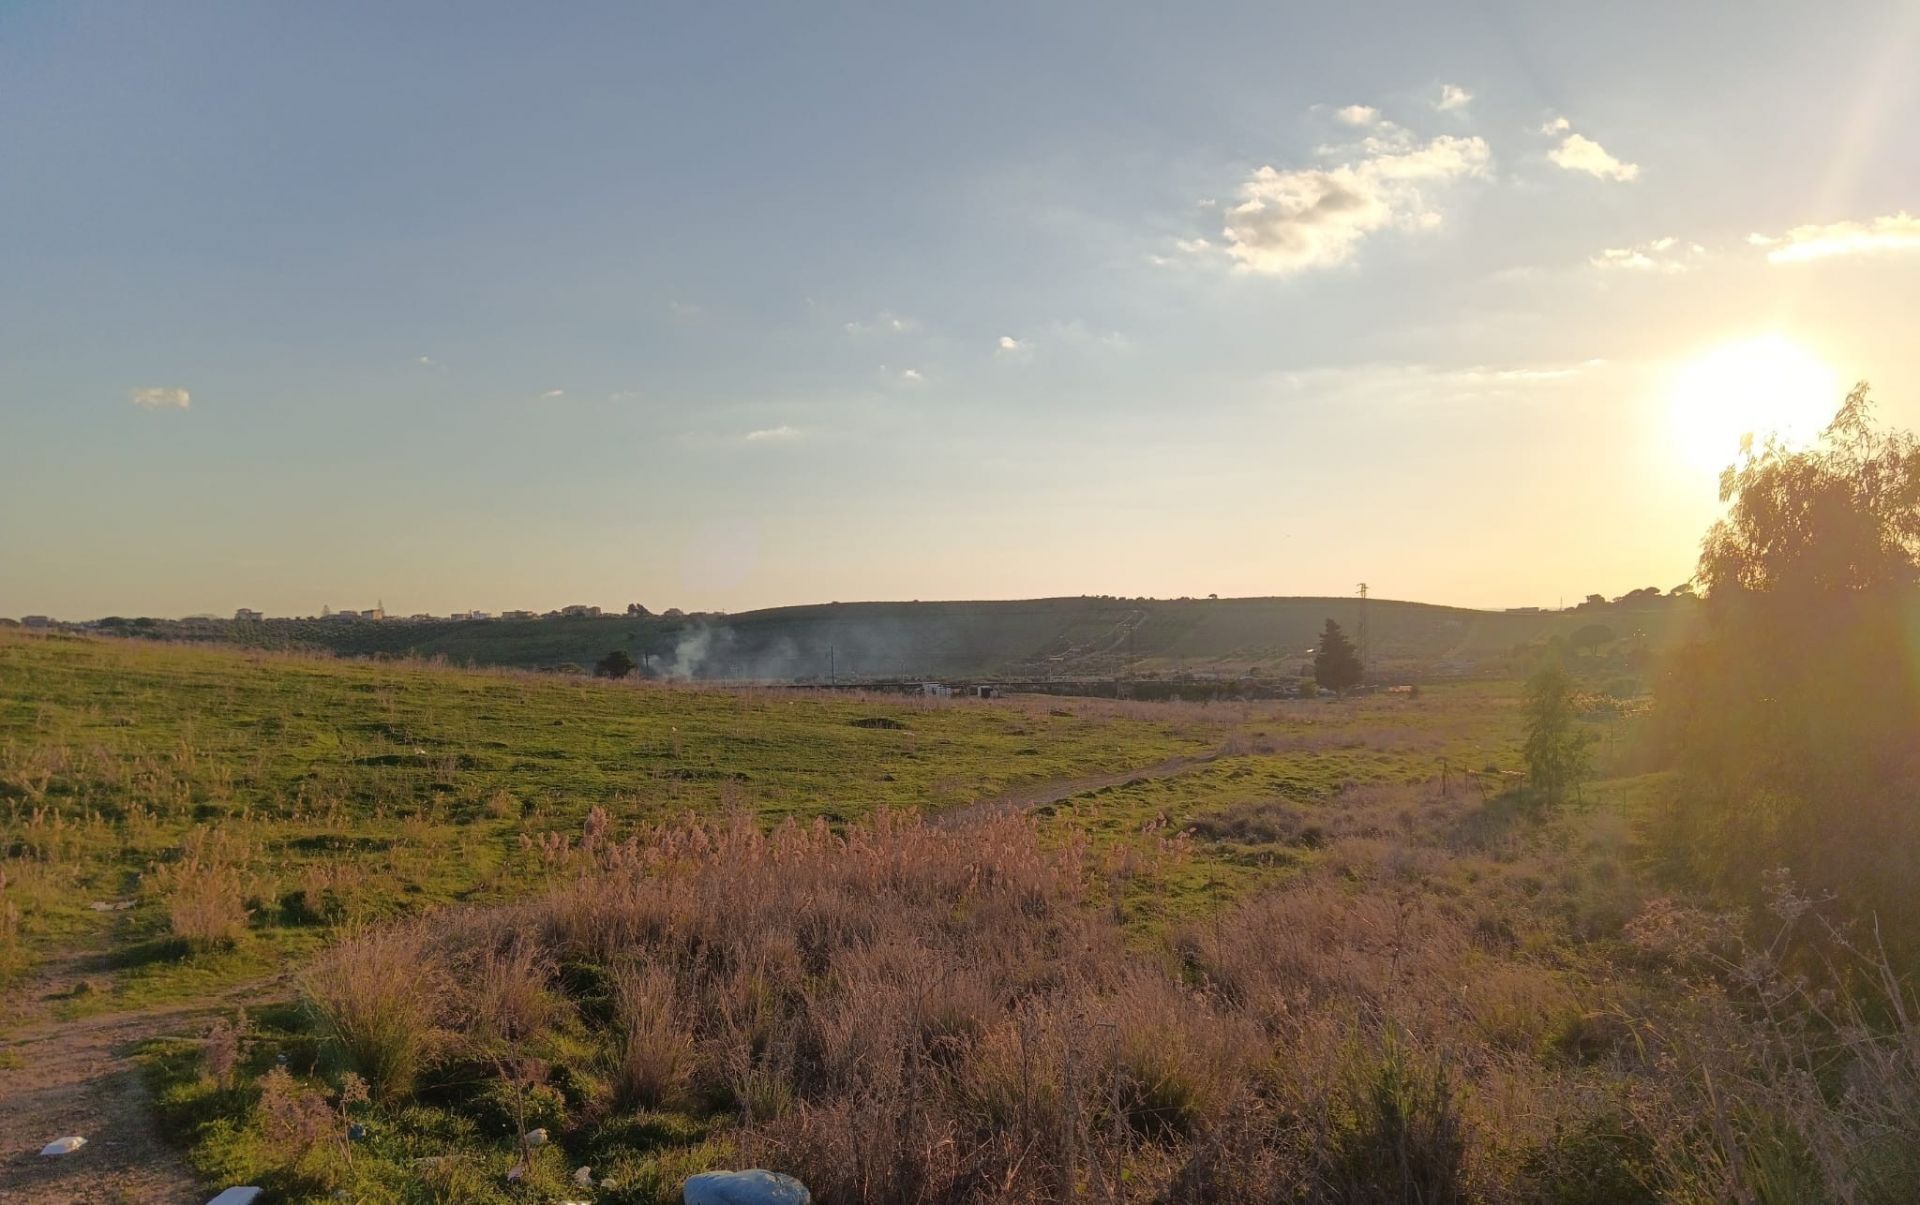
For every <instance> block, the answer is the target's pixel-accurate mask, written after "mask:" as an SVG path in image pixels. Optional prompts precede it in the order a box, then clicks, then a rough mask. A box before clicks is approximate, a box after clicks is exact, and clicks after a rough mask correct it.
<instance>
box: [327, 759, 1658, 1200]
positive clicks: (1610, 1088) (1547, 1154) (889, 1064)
mask: <svg viewBox="0 0 1920 1205" xmlns="http://www.w3.org/2000/svg"><path fill="white" fill-rule="evenodd" d="M1424 791H1425V789H1424V788H1409V789H1407V790H1405V791H1400V792H1384V791H1382V792H1375V793H1373V794H1372V795H1367V796H1363V797H1361V798H1360V799H1359V800H1358V802H1357V803H1356V807H1355V809H1354V810H1355V813H1356V815H1357V817H1358V818H1357V819H1355V820H1353V821H1351V823H1352V824H1353V825H1355V826H1357V827H1359V828H1362V829H1365V830H1367V831H1371V832H1380V831H1382V830H1383V829H1385V828H1387V827H1389V826H1390V825H1391V824H1393V823H1395V822H1394V821H1392V820H1391V819H1390V818H1391V817H1395V816H1400V815H1402V814H1403V813H1408V812H1411V813H1412V814H1414V815H1416V816H1418V815H1421V814H1423V813H1422V811H1421V809H1422V807H1423V806H1424V805H1425V802H1426V801H1427V796H1426V794H1425V793H1424ZM1456 806H1467V805H1464V804H1461V805H1456ZM1369 817H1371V818H1370V819H1369ZM1438 819H1439V818H1436V824H1437V827H1429V828H1423V829H1420V830H1419V831H1420V833H1421V834H1422V835H1421V836H1419V837H1418V839H1411V840H1409V839H1405V838H1402V839H1401V840H1400V841H1398V842H1397V843H1396V842H1394V841H1389V840H1387V839H1386V838H1383V837H1378V836H1376V837H1359V836H1355V837H1350V838H1347V839H1345V840H1343V841H1342V842H1341V843H1340V844H1339V845H1337V846H1336V847H1335V848H1334V849H1332V850H1329V851H1327V852H1329V853H1332V852H1335V850H1343V851H1344V853H1345V854H1346V855H1348V856H1347V857H1345V858H1344V859H1330V860H1329V865H1328V867H1327V868H1326V869H1324V870H1323V871H1320V872H1316V873H1311V874H1307V875H1304V876H1303V877H1302V878H1301V879H1300V880H1299V881H1298V882H1297V883H1295V884H1293V885H1291V886H1289V887H1286V888H1284V889H1279V890H1274V891H1270V892H1268V893H1266V894H1264V895H1262V896H1260V897H1257V898H1255V899H1254V900H1252V901H1250V902H1248V903H1247V904H1245V905H1242V906H1240V907H1238V908H1235V909H1232V910H1230V911H1228V912H1225V913H1223V914H1221V915H1219V916H1218V917H1217V918H1216V919H1215V920H1213V921H1212V922H1210V923H1206V924H1200V925H1195V926H1192V927H1189V928H1188V929H1186V930H1185V931H1183V932H1181V933H1180V934H1178V935H1177V936H1176V937H1175V938H1174V939H1173V940H1172V941H1171V942H1169V943H1168V944H1167V945H1165V946H1145V947H1143V946H1142V945H1141V944H1140V943H1139V942H1138V941H1136V940H1134V939H1132V938H1130V937H1129V935H1128V933H1127V932H1126V931H1125V930H1124V929H1123V928H1122V927H1121V925H1120V924H1119V923H1118V922H1117V921H1115V920H1114V919H1113V918H1112V917H1111V915H1110V914H1109V913H1108V912H1106V911H1104V910H1102V909H1100V908H1097V907H1095V906H1093V904H1092V902H1091V901H1089V899H1088V898H1087V895H1086V888H1087V884H1088V883H1089V882H1093V881H1097V880H1098V875H1097V869H1096V865H1095V859H1093V858H1091V857H1090V855H1089V854H1088V853H1087V851H1086V850H1085V849H1083V848H1081V847H1079V846H1076V845H1072V844H1069V845H1067V846H1065V847H1060V846H1053V847H1049V846H1048V845H1047V844H1046V843H1045V842H1043V841H1042V840H1041V838H1040V835H1039V834H1038V833H1037V832H1036V830H1035V829H1034V828H1033V827H1032V826H1031V825H1030V824H1029V823H1028V822H1026V821H1024V820H1020V819H1012V818H1005V817H1001V818H997V819H992V820H988V821H985V822H982V823H980V824H977V825H973V826H964V827H958V828H948V827H939V828H936V827H933V826H930V825H927V824H923V823H921V822H920V821H918V820H917V819H915V818H912V817H903V816H899V815H887V814H883V815H881V816H879V817H877V818H876V820H875V821H874V823H873V824H872V825H870V826H859V825H855V826H849V827H847V828H845V829H843V830H840V831H834V830H831V829H829V828H828V827H827V826H826V825H824V824H815V825H812V826H800V825H796V824H791V823H790V824H787V825H785V826H782V827H781V828H779V829H777V830H775V831H773V832H771V833H769V832H766V831H764V830H762V829H761V828H759V827H758V826H756V825H755V824H753V823H752V822H750V821H749V820H747V819H745V818H744V817H742V818H739V819H735V820H731V821H721V822H709V821H701V820H697V819H688V820H686V821H684V822H681V823H676V824H667V825H657V826H646V827H642V828H638V829H635V830H632V831H630V832H627V833H625V834H620V833H617V832H616V831H614V826H613V825H611V824H610V823H609V822H608V821H607V820H606V819H605V817H604V816H598V817H590V818H589V822H588V824H587V825H586V827H585V828H584V829H583V831H582V832H581V833H579V834H577V835H573V836H552V837H547V838H542V839H540V840H538V841H535V842H533V844H535V845H538V846H540V847H541V848H543V849H545V850H547V851H548V852H549V857H550V862H551V865H552V866H553V868H554V871H555V873H556V874H558V875H559V876H560V881H559V882H558V883H557V885H556V886H555V888H554V889H553V890H552V891H551V892H550V894H548V895H547V896H546V897H544V898H542V899H540V900H538V901H535V902H532V903H528V904H523V905H517V906H512V907H505V908H499V909H495V910H491V911H486V912H467V913H455V914H450V915H448V916H446V917H444V918H442V919H440V920H438V921H436V922H432V923H431V924H429V925H426V926H410V927H403V928H400V929H396V930H392V931H386V932H379V933H362V934H360V935H358V936H356V937H353V938H350V939H348V940H347V941H346V942H345V943H343V944H342V945H341V946H340V947H339V948H338V949H337V950H336V951H335V952H334V953H333V954H332V955H331V956H330V957H329V959H328V960H327V961H326V962H325V963H323V965H322V967H320V968H316V972H315V974H314V975H311V976H309V977H308V980H307V982H308V985H309V988H308V990H309V992H310V993H314V992H316V991H317V992H318V993H322V994H325V995H326V998H325V999H316V1004H317V1005H318V1007H319V1010H320V1011H321V1012H322V1013H323V1014H324V1015H326V1016H328V1017H329V1018H370V1017H378V1018H382V1019H383V1021H382V1023H381V1024H378V1025H376V1024H371V1023H368V1022H365V1021H362V1022H359V1023H350V1024H343V1023H342V1021H341V1020H339V1019H336V1020H334V1021H333V1026H332V1030H331V1032H332V1034H333V1035H334V1042H335V1044H336V1045H337V1047H338V1048H339V1050H340V1052H341V1053H342V1055H344V1056H346V1060H347V1061H348V1062H349V1063H351V1064H352V1065H355V1066H361V1067H368V1068H377V1067H378V1066H380V1064H381V1059H382V1058H385V1057H388V1056H384V1055H381V1056H380V1057H372V1056H374V1055H377V1054H379V1052H383V1051H388V1050H393V1049H396V1048H397V1049H399V1050H402V1051H405V1052H406V1053H405V1055H404V1056H401V1057H398V1058H397V1059H394V1060H393V1061H395V1062H397V1063H399V1064H400V1065H401V1066H404V1067H407V1068H410V1069H411V1072H412V1073H413V1074H415V1075H421V1076H424V1079H423V1080H422V1082H423V1083H432V1082H433V1081H434V1078H435V1075H436V1074H437V1073H436V1071H435V1070H434V1069H433V1067H432V1065H431V1062H432V1056H433V1052H434V1051H435V1049H436V1047H438V1049H440V1050H441V1051H442V1052H443V1053H447V1054H449V1055H450V1056H451V1054H452V1053H453V1051H452V1050H451V1048H449V1047H447V1046H445V1045H444V1044H443V1038H442V1037H441V1036H440V1031H441V1028H442V1027H444V1026H445V1025H447V1024H448V1016H449V1015H450V1014H449V1013H448V1012H447V1011H445V1010H452V1011H453V1012H456V1013H458V1015H460V1016H462V1017H465V1018H469V1020H467V1021H464V1022H462V1025H463V1027H464V1028H466V1029H470V1030H487V1029H488V1028H489V1027H491V1028H492V1030H494V1031H497V1032H499V1033H502V1034H505V1035H509V1036H510V1037H511V1039H512V1042H513V1043H514V1046H515V1049H516V1050H518V1051H521V1052H522V1053H523V1054H525V1055H526V1056H528V1057H538V1058H540V1059H544V1060H551V1062H552V1065H553V1066H554V1067H555V1068H556V1074H557V1075H558V1074H567V1075H573V1074H574V1072H573V1071H567V1072H564V1073H563V1072H561V1071H560V1070H558V1069H559V1068H561V1067H563V1066H567V1065H569V1064H571V1065H573V1066H574V1067H575V1069H576V1070H578V1068H579V1067H580V1066H582V1065H583V1064H581V1059H582V1057H583V1055H582V1053H581V1052H582V1051H584V1050H591V1051H594V1052H596V1053H593V1054H592V1055H591V1057H590V1058H588V1060H587V1063H586V1064H584V1066H587V1067H588V1068H589V1069H590V1070H591V1072H592V1074H593V1075H594V1076H597V1077H598V1078H597V1079H596V1080H595V1082H597V1083H601V1084H603V1085H604V1087H602V1088H599V1089H592V1090H588V1089H584V1088H583V1089H580V1091H581V1092H583V1093H584V1094H585V1096H586V1098H587V1099H588V1100H589V1101H599V1102H601V1103H598V1104H590V1105H588V1106H586V1107H583V1109H582V1110H581V1111H580V1112H579V1113H577V1114H575V1115H574V1117H575V1120H574V1122H573V1124H576V1125H581V1126H590V1125H594V1124H598V1120H597V1119H601V1118H605V1117H607V1116H609V1111H611V1113H612V1114H615V1115H617V1114H619V1113H620V1112H622V1111H628V1110H641V1111H658V1110H661V1109H668V1110H677V1111H682V1112H690V1113H695V1114H703V1113H712V1114H716V1115H718V1116H719V1117H721V1118H724V1119H726V1120H727V1124H728V1127H729V1132H730V1134H731V1140H732V1142H733V1143H734V1145H735V1146H736V1148H737V1149H738V1150H739V1151H740V1153H741V1156H742V1157H743V1158H744V1159H747V1160H750V1161H754V1162H760V1163H765V1164H769V1165H774V1166H779V1167H781V1168H783V1169H785V1170H789V1171H792V1172H793V1173H795V1174H797V1175H799V1176H800V1177H801V1178H802V1179H803V1180H804V1181H806V1182H807V1183H808V1184H809V1185H810V1186H811V1187H812V1188H813V1190H814V1191H815V1193H816V1194H817V1195H818V1196H819V1198H820V1199H822V1200H827V1201H866V1202H880V1203H889V1202H902V1203H905V1202H915V1203H927V1202H955V1203H957V1202H974V1201H997V1202H1040V1201H1053V1200H1062V1199H1066V1198H1067V1197H1069V1196H1076V1197H1079V1198H1082V1199H1090V1200H1099V1201H1107V1200H1111V1201H1120V1200H1124V1199H1132V1200H1153V1199H1167V1200H1173V1199H1180V1200H1218V1201H1226V1202H1239V1201H1245V1202H1253V1201H1267V1200H1274V1199H1303V1200H1324V1201H1403V1200H1422V1201H1446V1200H1469V1199H1471V1200H1527V1199H1539V1198H1540V1197H1541V1196H1543V1195H1552V1194H1553V1193H1555V1192H1559V1191H1560V1190H1562V1189H1564V1188H1566V1186H1567V1184H1569V1183H1573V1182H1574V1181H1576V1180H1577V1179H1578V1177H1579V1176H1581V1175H1592V1174H1594V1170H1593V1168H1592V1166H1591V1165H1579V1166H1578V1170H1576V1171H1569V1170H1567V1169H1568V1167H1569V1166H1570V1161H1569V1158H1568V1157H1567V1156H1566V1153H1565V1150H1564V1149H1563V1147H1564V1145H1565V1143H1566V1142H1567V1141H1568V1139H1567V1138H1566V1137H1565V1135H1566V1134H1567V1133H1584V1132H1585V1129H1591V1128H1592V1127H1594V1126H1596V1125H1598V1124H1600V1123H1599V1122H1597V1121H1596V1120H1595V1119H1596V1118H1599V1117H1602V1116H1607V1115H1610V1114H1608V1112H1607V1111H1608V1110H1610V1109H1612V1108H1613V1107H1614V1106H1615V1104H1616V1102H1617V1101H1618V1100H1619V1099H1621V1098H1622V1097H1623V1096H1624V1094H1625V1092H1626V1089H1627V1087H1628V1084H1629V1082H1630V1079H1631V1077H1630V1075H1629V1074H1628V1063H1629V1061H1630V1055H1629V1054H1627V1053H1623V1048H1622V1045H1621V1043H1618V1042H1609V1041H1607V1040H1604V1035H1605V1033H1606V1031H1605V1029H1604V1027H1603V1026H1601V1027H1595V1028H1594V1031H1593V1032H1592V1033H1589V1032H1588V1031H1587V1030H1583V1029H1582V1028H1581V1025H1582V1022H1583V1018H1584V1017H1586V1016H1587V1014H1588V1013H1593V1012H1596V1011H1599V1010H1598V1009H1597V1008H1596V1001H1594V1000H1593V999H1591V998H1589V997H1588V994H1586V993H1583V991H1582V989H1581V987H1580V985H1579V984H1578V983H1576V982H1575V981H1573V980H1571V979H1569V978H1568V977H1567V976H1565V975H1563V974H1561V973H1559V972H1557V971H1556V970H1555V969H1554V968H1553V966H1552V965H1551V960H1548V959H1539V958H1535V957H1532V956H1529V955H1527V954H1525V953H1524V952H1523V951H1522V950H1520V949H1519V948H1518V943H1515V942H1507V941H1491V940H1489V939H1488V937H1487V935H1486V933H1485V931H1484V930H1485V929H1486V925H1485V923H1484V921H1485V918H1484V917H1483V916H1481V915H1479V913H1477V912H1476V910H1475V906H1470V903H1469V901H1467V900H1464V899H1461V898H1456V895H1457V893H1455V892H1454V891H1453V890H1452V889H1451V888H1450V887H1449V885H1448V884H1447V883H1446V882H1445V881H1444V879H1443V878H1442V877H1436V875H1435V873H1434V872H1435V871H1436V870H1445V869H1458V867H1457V866H1456V865H1455V864H1453V863H1449V862H1447V860H1446V859H1447V854H1446V853H1445V850H1444V847H1443V843H1444V842H1445V841H1446V840H1447V839H1448V830H1447V826H1446V825H1444V824H1438ZM1486 868H1487V871H1488V873H1489V874H1494V875H1496V876H1506V877H1503V878H1502V879H1501V881H1502V882H1505V881H1506V878H1517V877H1521V876H1524V875H1532V876H1534V877H1541V878H1544V877H1546V876H1547V875H1548V874H1550V870H1549V868H1547V867H1544V866H1532V867H1525V868H1503V867H1498V866H1497V864H1494V863H1491V862H1489V863H1487V864H1486ZM1533 898H1534V897H1529V896H1525V895H1523V894H1522V893H1520V892H1518V891H1516V892H1515V893H1514V896H1513V899H1514V901H1516V902H1514V903H1512V904H1511V906H1512V907H1514V908H1524V907H1531V906H1533ZM1505 900H1506V897H1505V896H1504V895H1502V894H1501V892H1500V890H1498V889H1497V888H1493V889H1490V890H1489V893H1488V894H1487V896H1486V897H1485V898H1484V899H1481V900H1479V901H1478V906H1481V907H1489V908H1505V907H1508V906H1509V904H1508V903H1506V902H1504V901H1505ZM400 965H404V966H406V967H407V968H408V978H409V980H410V981H414V982H417V981H420V980H421V978H422V977H426V978H429V979H431V980H432V981H434V982H436V983H440V984H443V985H444V987H443V989H441V990H437V991H436V992H434V993H433V995H435V996H436V997H438V998H440V999H442V1000H444V1001H447V1002H448V1003H446V1004H445V1005H444V1006H443V1009H442V1011H440V1012H437V1013H430V1012H424V1011H417V1010H416V1011H407V1010H406V1009H405V1008H403V1007H402V1005H401V1002H400V1001H399V1000H397V999H396V998H394V997H393V996H392V995H391V994H390V993H389V991H388V990H387V986H386V985H387V983H388V980H387V979H386V978H385V977H384V971H386V970H387V969H390V968H394V967H397V966H400ZM561 968H572V969H571V970H564V971H563V970H562V969H561ZM588 972H590V973H588ZM515 983H518V984H519V985H520V986H519V987H518V988H514V989H512V990H510V985H512V984H515ZM407 999H408V1000H409V1001H412V1000H415V999H417V997H416V996H414V995H409V996H408V997H407ZM482 1017H495V1018H499V1017H511V1018H514V1019H513V1020H512V1021H510V1022H501V1021H499V1020H494V1021H482V1020H474V1019H473V1018H482ZM401 1032H405V1033H406V1034H407V1035H408V1036H407V1037H406V1038H405V1039H404V1040H402V1039H401V1038H400V1037H399V1036H398V1034H399V1033H401ZM1595 1034H1600V1035H1602V1036H1601V1037H1600V1038H1596V1037H1595ZM1569 1035H1572V1036H1571V1037H1569ZM1581 1040H1585V1041H1586V1042H1587V1043H1588V1045H1587V1046H1585V1047H1582V1046H1580V1041H1581ZM1563 1046H1564V1047H1565V1048H1566V1049H1569V1050H1572V1051H1573V1052H1574V1053H1571V1054H1568V1053H1562V1048H1563ZM543 1065H544V1064H543ZM370 1078H372V1077H370ZM407 1078H409V1077H408V1076H407V1075H402V1074H394V1073H388V1074H385V1075H384V1076H383V1077H382V1078H381V1079H380V1080H379V1081H378V1082H379V1083H380V1084H381V1085H382V1086H383V1087H384V1090H385V1091H387V1092H388V1093H389V1094H392V1093H394V1092H395V1091H397V1090H399V1087H400V1085H402V1084H403V1083H404V1082H405V1081H406V1079H407ZM576 1078H577V1077H576ZM1582 1127H1585V1129H1583V1128H1582ZM1609 1157H1613V1156H1609ZM1612 1170H1613V1171H1614V1172H1616V1173H1618V1174H1617V1175H1615V1176H1614V1178H1613V1179H1612V1180H1605V1181H1604V1182H1607V1183H1618V1182H1626V1183H1632V1182H1633V1181H1632V1179H1631V1177H1629V1176H1627V1175H1626V1174H1625V1173H1624V1172H1620V1169H1619V1168H1618V1167H1614V1168H1613V1169H1612ZM1569 1199H1573V1198H1569Z"/></svg>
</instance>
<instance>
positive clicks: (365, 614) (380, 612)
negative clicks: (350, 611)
mask: <svg viewBox="0 0 1920 1205" xmlns="http://www.w3.org/2000/svg"><path fill="white" fill-rule="evenodd" d="M386 617H387V609H386V608H385V607H368V608H367V609H366V610H364V611H362V612H360V618H362V619H385V618H386Z"/></svg>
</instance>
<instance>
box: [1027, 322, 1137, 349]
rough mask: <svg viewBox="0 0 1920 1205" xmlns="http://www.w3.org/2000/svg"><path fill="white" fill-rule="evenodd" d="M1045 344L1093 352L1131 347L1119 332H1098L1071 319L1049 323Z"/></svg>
mask: <svg viewBox="0 0 1920 1205" xmlns="http://www.w3.org/2000/svg"><path fill="white" fill-rule="evenodd" d="M1046 342H1047V344H1048V346H1050V347H1051V346H1059V347H1082V348H1091V349H1093V350H1095V351H1113V352H1123V351H1129V350H1131V349H1132V347H1133V344H1132V343H1130V342H1129V341H1128V339H1127V337H1126V336H1125V335H1123V334H1121V333H1120V332H1119V331H1103V330H1099V329H1097V328H1095V327H1091V326H1088V325H1087V323H1086V322H1085V321H1084V320H1083V319H1080V318H1072V319H1069V320H1068V321H1065V322H1049V323H1048V324H1047V338H1046Z"/></svg>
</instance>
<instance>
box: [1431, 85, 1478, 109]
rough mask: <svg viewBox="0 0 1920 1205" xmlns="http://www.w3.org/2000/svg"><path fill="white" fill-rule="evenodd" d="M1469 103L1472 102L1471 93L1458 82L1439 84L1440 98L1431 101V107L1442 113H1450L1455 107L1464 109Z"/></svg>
mask: <svg viewBox="0 0 1920 1205" xmlns="http://www.w3.org/2000/svg"><path fill="white" fill-rule="evenodd" d="M1471 103H1473V93H1471V92H1469V91H1467V90H1466V89H1465V88H1462V87H1460V86H1459V85H1458V84H1441V85H1440V99H1439V100H1436V101H1434V102H1433V107H1434V108H1436V109H1438V110H1440V112H1442V113H1451V112H1453V111H1454V110H1455V109H1464V108H1466V107H1467V106H1468V105H1469V104H1471Z"/></svg>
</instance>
